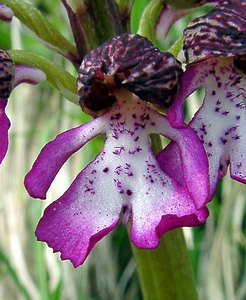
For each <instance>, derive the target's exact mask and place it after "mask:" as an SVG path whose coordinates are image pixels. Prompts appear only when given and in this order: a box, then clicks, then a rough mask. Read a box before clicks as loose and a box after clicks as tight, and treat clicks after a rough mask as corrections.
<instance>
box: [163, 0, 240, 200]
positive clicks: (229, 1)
mask: <svg viewBox="0 0 246 300" xmlns="http://www.w3.org/2000/svg"><path fill="white" fill-rule="evenodd" d="M184 51H185V55H186V58H187V61H188V66H187V69H186V71H185V72H184V74H183V78H182V82H181V88H180V90H179V93H178V95H177V97H176V99H175V102H174V105H173V106H172V108H171V109H170V111H169V120H170V122H171V123H172V125H173V126H175V127H176V128H185V126H186V125H185V124H184V123H183V122H184V115H183V101H184V100H185V98H186V97H188V96H189V95H190V94H191V93H193V92H194V91H195V90H196V89H197V88H198V87H201V86H202V87H204V88H205V98H204V100H203V104H202V106H201V107H200V109H199V110H198V111H197V112H196V114H195V116H194V117H193V119H192V120H191V122H190V124H189V125H190V126H191V127H192V128H193V129H194V130H195V131H196V132H197V134H198V136H199V138H200V139H201V141H202V143H203V145H204V148H205V150H206V153H207V157H208V160H209V177H210V195H211V197H212V196H213V194H214V192H215V189H216V186H217V182H218V179H219V178H222V177H223V176H225V174H226V171H227V168H228V166H229V165H230V174H231V177H232V178H233V179H235V180H238V181H239V182H242V183H246V151H245V146H246V134H245V127H246V76H245V58H246V1H245V0H244V1H236V0H225V1H222V2H221V3H220V4H219V5H218V6H217V7H216V8H215V9H214V10H212V11H211V12H209V13H208V14H207V15H205V16H202V17H199V18H197V19H195V20H194V21H193V22H192V23H191V24H190V26H189V27H188V28H186V30H185V31H184ZM172 152H173V153H176V154H177V152H178V149H177V147H176V146H175V145H174V144H172V145H170V146H169V147H168V149H165V150H164V151H163V152H162V153H161V154H160V156H159V160H160V161H162V160H166V158H167V157H169V156H170V153H172ZM179 162H180V160H179V159H178V155H177V156H176V160H175V162H174V161H173V162H171V161H169V164H172V167H173V168H172V172H171V173H170V175H172V173H174V174H179V182H180V183H182V181H183V176H182V170H181V168H180V166H179ZM166 168H168V166H166Z"/></svg>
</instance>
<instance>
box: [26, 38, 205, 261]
mask: <svg viewBox="0 0 246 300" xmlns="http://www.w3.org/2000/svg"><path fill="white" fill-rule="evenodd" d="M147 58H148V59H147ZM180 74H181V68H180V64H179V63H178V62H177V61H176V60H175V58H174V57H173V56H172V55H170V54H168V53H161V52H160V51H159V50H158V49H156V48H155V47H154V46H153V45H152V44H151V43H150V42H149V41H148V40H147V39H145V38H143V37H140V36H138V35H130V34H123V35H121V36H118V37H116V38H112V39H110V40H109V41H108V42H106V43H105V44H103V45H102V46H101V47H98V48H96V49H95V50H93V51H92V52H91V53H90V54H88V55H87V56H86V57H85V58H84V61H83V62H82V65H81V67H80V70H79V77H78V90H79V94H80V100H81V106H82V107H83V109H84V110H86V111H87V112H90V113H91V114H92V115H94V116H97V117H96V118H95V119H94V120H92V121H90V122H88V123H86V124H84V125H82V126H80V127H77V128H74V129H71V130H68V131H66V132H64V133H62V134H60V135H58V136H57V138H56V139H55V140H53V141H51V142H50V143H48V144H47V145H46V146H45V147H44V148H43V150H42V151H41V153H40V154H39V156H38V158H37V160H36V161H35V163H34V165H33V167H32V169H31V171H30V172H29V173H28V174H27V176H26V178H25V186H26V189H27V191H28V192H29V194H30V195H31V196H32V197H35V198H41V199H45V198H46V192H47V190H48V189H49V187H50V185H51V183H52V181H53V180H54V178H55V176H56V174H57V173H58V171H59V170H60V168H61V167H62V165H63V164H64V163H65V161H66V160H67V159H68V158H69V157H70V156H71V155H72V154H73V153H75V152H76V151H78V150H79V149H80V148H81V147H82V146H83V145H84V144H85V143H86V142H88V141H89V140H90V139H92V138H93V137H95V136H97V135H99V134H105V135H106V139H105V145H104V148H103V149H102V151H101V152H100V153H99V154H98V156H97V157H96V159H95V160H94V161H92V162H91V163H90V164H89V165H88V166H87V167H86V168H85V169H84V170H82V171H81V173H80V174H79V175H78V176H77V177H76V179H75V180H74V181H73V183H72V184H71V186H70V187H69V189H68V190H67V191H66V192H65V193H64V194H63V195H62V196H61V197H60V198H59V199H58V200H56V201H55V202H53V203H52V204H51V205H49V206H48V207H47V208H46V210H45V212H44V215H43V217H42V218H41V220H40V221H39V224H38V226H37V230H36V235H37V238H38V240H41V241H45V242H46V243H47V244H48V245H49V246H50V247H52V248H53V249H54V251H55V252H57V251H60V252H61V258H62V259H70V260H71V261H72V263H73V265H74V266H79V265H80V264H82V263H83V262H84V261H85V259H86V257H87V256H88V254H89V253H90V251H91V250H92V248H93V247H94V245H95V244H96V243H97V242H98V241H99V240H100V239H102V238H103V237H104V236H105V235H106V234H108V233H109V232H110V231H111V230H112V229H114V228H115V227H116V226H117V224H118V222H119V221H120V219H121V217H122V220H123V222H124V224H128V223H129V222H130V224H131V225H130V239H131V241H132V242H133V243H134V244H135V245H136V246H137V247H139V248H145V249H149V248H155V247H157V246H158V243H159V239H160V237H161V235H162V234H163V233H165V232H166V231H168V230H170V229H172V228H175V227H179V226H195V225H199V224H203V223H204V222H205V220H206V218H207V216H208V211H207V208H206V203H207V200H208V194H209V184H208V166H207V158H206V155H205V151H204V149H203V147H202V144H201V142H200V140H199V139H198V137H197V135H196V134H195V132H194V131H193V130H192V129H191V128H189V127H186V128H179V129H175V128H172V127H171V125H170V123H169V122H168V119H167V118H166V117H165V116H164V115H161V114H160V113H158V112H157V111H156V110H155V109H154V108H153V105H150V104H149V102H148V101H150V102H152V103H155V104H158V105H161V106H163V107H167V106H170V104H171V102H172V99H173V96H174V94H175V93H176V91H177V86H178V82H179V77H180ZM163 79H164V80H163ZM151 133H157V134H160V135H164V136H166V137H167V138H169V139H170V140H172V141H174V142H175V143H176V144H177V146H178V150H179V153H180V156H181V164H182V172H183V174H184V178H185V183H184V184H182V185H180V184H179V183H178V182H177V181H176V179H175V177H171V176H169V175H168V174H167V173H165V172H164V171H163V170H162V167H163V164H165V162H164V163H163V164H160V163H159V161H158V160H157V159H156V157H155V156H154V154H153V152H152V150H151V142H150V137H149V136H150V134H151ZM197 180H199V184H197V182H198V181H197Z"/></svg>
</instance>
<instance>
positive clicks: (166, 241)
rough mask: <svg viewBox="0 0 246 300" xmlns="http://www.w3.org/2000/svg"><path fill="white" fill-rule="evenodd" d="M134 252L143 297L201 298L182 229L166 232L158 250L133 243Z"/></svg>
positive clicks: (157, 299) (158, 299)
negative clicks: (139, 246) (140, 247)
mask: <svg viewBox="0 0 246 300" xmlns="http://www.w3.org/2000/svg"><path fill="white" fill-rule="evenodd" d="M132 252H133V255H134V258H135V261H136V264H137V272H138V276H139V281H140V285H141V290H142V293H143V298H144V300H151V299H155V300H173V299H175V300H183V299H190V300H197V299H198V295H197V291H196V286H195V280H194V276H193V272H192V268H191V263H190V260H189V256H188V252H187V248H186V244H185V239H184V235H183V231H182V229H180V228H177V229H175V230H172V231H169V232H167V233H166V234H165V235H164V236H163V237H162V238H161V240H160V244H159V246H158V248H156V249H153V250H144V249H138V248H136V247H135V246H133V245H132Z"/></svg>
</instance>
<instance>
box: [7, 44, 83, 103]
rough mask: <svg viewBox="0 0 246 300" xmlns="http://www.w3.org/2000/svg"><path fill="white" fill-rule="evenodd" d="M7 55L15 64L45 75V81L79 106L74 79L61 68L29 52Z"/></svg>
mask: <svg viewBox="0 0 246 300" xmlns="http://www.w3.org/2000/svg"><path fill="white" fill-rule="evenodd" d="M8 53H9V54H10V56H11V57H12V59H13V61H14V63H15V64H19V65H27V66H32V67H35V68H38V69H40V70H42V71H43V72H44V73H45V74H46V76H47V80H48V81H49V82H50V83H51V84H52V85H53V86H54V87H55V88H57V89H58V90H59V91H60V92H61V93H62V94H63V95H64V96H65V97H66V98H67V99H68V100H70V101H71V102H73V103H75V104H79V97H78V94H77V87H76V78H75V77H74V76H72V75H71V74H70V73H68V72H67V71H66V70H64V69H63V68H62V67H60V66H59V65H56V64H55V63H53V62H52V61H49V60H48V59H45V58H43V57H41V56H38V55H36V54H33V53H32V52H29V51H24V50H9V51H8Z"/></svg>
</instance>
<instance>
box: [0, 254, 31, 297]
mask: <svg viewBox="0 0 246 300" xmlns="http://www.w3.org/2000/svg"><path fill="white" fill-rule="evenodd" d="M2 267H4V268H5V269H6V271H7V274H8V275H9V276H10V278H11V279H12V280H13V282H14V284H15V286H16V287H17V288H18V290H19V291H20V294H21V295H22V296H23V299H25V300H30V299H31V298H30V296H29V294H28V292H27V290H26V289H25V287H24V285H23V284H22V283H21V281H20V279H19V277H18V275H17V273H16V272H15V270H14V268H13V267H12V265H11V263H10V261H9V260H8V258H7V256H6V255H5V254H4V253H3V252H2V251H1V250H0V268H2Z"/></svg>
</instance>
